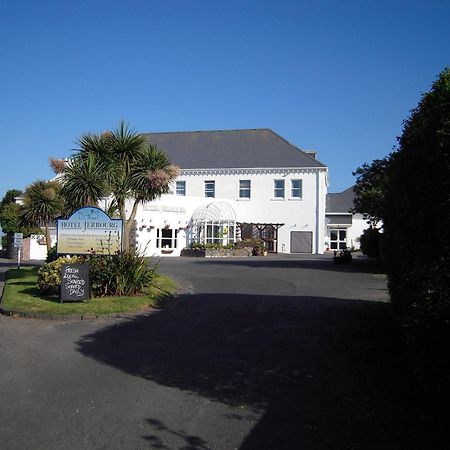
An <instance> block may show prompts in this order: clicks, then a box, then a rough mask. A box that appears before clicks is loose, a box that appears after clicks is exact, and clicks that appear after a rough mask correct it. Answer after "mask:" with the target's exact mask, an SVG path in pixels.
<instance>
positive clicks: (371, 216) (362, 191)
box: [352, 155, 391, 226]
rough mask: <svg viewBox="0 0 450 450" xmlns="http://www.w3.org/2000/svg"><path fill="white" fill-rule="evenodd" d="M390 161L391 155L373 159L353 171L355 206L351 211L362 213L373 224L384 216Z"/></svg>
mask: <svg viewBox="0 0 450 450" xmlns="http://www.w3.org/2000/svg"><path fill="white" fill-rule="evenodd" d="M390 163H391V155H389V156H386V157H385V158H383V159H375V160H374V161H373V162H372V163H371V164H368V163H364V164H363V165H362V166H360V167H358V168H357V169H356V171H355V172H353V176H356V183H355V186H354V188H353V191H354V193H355V199H354V205H355V206H354V208H353V210H352V212H355V213H360V214H362V215H363V217H364V219H366V220H368V221H369V222H370V223H371V225H373V226H376V224H377V223H378V222H380V221H382V220H383V217H384V196H385V192H386V184H387V182H388V173H389V170H388V169H389V166H390Z"/></svg>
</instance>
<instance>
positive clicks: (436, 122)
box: [383, 69, 450, 394]
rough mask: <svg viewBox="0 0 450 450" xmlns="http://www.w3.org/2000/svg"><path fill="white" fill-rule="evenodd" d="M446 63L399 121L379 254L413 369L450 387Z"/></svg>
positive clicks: (449, 98) (449, 83) (437, 385)
mask: <svg viewBox="0 0 450 450" xmlns="http://www.w3.org/2000/svg"><path fill="white" fill-rule="evenodd" d="M449 174H450V69H446V70H444V71H443V72H442V73H441V74H440V76H439V78H438V79H437V80H436V82H435V83H434V84H433V87H432V89H431V91H430V92H428V93H426V94H425V95H423V97H422V99H421V101H420V103H419V105H418V106H417V108H415V109H414V110H413V111H412V112H411V116H410V118H409V119H408V120H406V121H405V123H404V129H403V134H402V136H401V138H400V139H399V150H398V151H397V152H396V153H394V154H393V157H392V161H391V164H390V167H389V177H388V179H389V181H388V183H387V186H386V195H385V217H384V218H383V222H384V236H383V259H384V261H385V264H386V266H387V273H388V280H389V291H390V295H391V301H392V305H393V307H394V309H395V311H396V313H397V314H398V317H399V319H400V322H401V324H402V326H403V329H404V330H405V333H406V339H407V344H408V352H409V354H410V357H411V358H410V360H411V361H412V362H413V364H414V371H415V373H417V374H419V375H420V376H421V378H422V380H423V381H426V383H427V385H428V386H430V387H431V386H433V387H434V389H436V390H438V391H440V392H443V391H445V392H446V393H447V394H450V353H449V350H448V342H449V338H450V270H449V267H450V242H449V240H448V239H447V238H446V236H447V234H448V230H449V229H450V214H449V211H450V177H449Z"/></svg>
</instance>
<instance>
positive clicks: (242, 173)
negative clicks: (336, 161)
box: [134, 129, 328, 256]
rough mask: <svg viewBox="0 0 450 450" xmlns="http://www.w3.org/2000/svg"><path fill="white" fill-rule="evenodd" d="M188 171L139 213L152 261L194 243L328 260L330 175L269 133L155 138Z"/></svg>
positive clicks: (138, 236) (142, 242)
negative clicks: (252, 244)
mask: <svg viewBox="0 0 450 450" xmlns="http://www.w3.org/2000/svg"><path fill="white" fill-rule="evenodd" d="M145 136H146V138H147V139H148V140H149V142H151V143H152V144H156V145H157V146H158V148H160V149H163V150H164V151H165V152H166V153H167V154H168V155H169V158H170V161H171V162H172V163H173V164H175V165H177V166H178V167H180V168H181V173H180V175H179V176H178V178H177V180H176V182H175V183H174V184H173V185H172V186H171V191H170V193H169V194H166V195H163V196H162V197H161V198H160V199H158V200H156V201H153V202H149V203H146V204H144V205H141V206H140V207H139V211H138V214H137V216H136V227H135V233H134V239H135V242H136V244H137V245H138V246H139V247H140V248H141V250H143V251H144V252H145V253H146V254H147V255H149V256H150V255H161V256H178V255H180V252H181V250H182V249H183V248H185V247H189V245H190V244H191V243H192V242H204V243H222V244H226V243H228V242H233V241H235V240H237V239H245V238H251V237H253V238H261V239H263V240H264V241H265V246H266V248H267V250H268V251H269V252H279V253H323V251H324V249H325V236H326V225H325V203H326V195H327V185H328V168H327V167H326V166H325V165H324V164H322V163H321V162H320V161H318V160H317V159H316V157H315V156H316V155H315V152H313V151H302V150H300V149H299V148H297V147H295V146H294V145H292V144H290V143H289V142H287V141H286V140H285V139H283V138H282V137H281V136H279V135H278V134H276V133H274V132H273V131H272V130H269V129H253V130H232V131H198V132H173V133H172V132H169V133H149V134H145Z"/></svg>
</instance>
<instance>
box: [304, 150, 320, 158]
mask: <svg viewBox="0 0 450 450" xmlns="http://www.w3.org/2000/svg"><path fill="white" fill-rule="evenodd" d="M303 152H304V153H306V154H307V155H308V156H309V157H310V158H312V159H316V156H317V152H316V151H315V150H303Z"/></svg>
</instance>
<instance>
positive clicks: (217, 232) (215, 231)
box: [196, 221, 236, 245]
mask: <svg viewBox="0 0 450 450" xmlns="http://www.w3.org/2000/svg"><path fill="white" fill-rule="evenodd" d="M196 234H197V236H196V238H197V239H196V240H197V242H202V243H203V244H218V245H227V244H230V243H231V242H234V241H235V240H236V233H235V224H234V222H228V221H227V222H221V221H217V222H215V221H211V222H204V223H199V224H197V227H196Z"/></svg>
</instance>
